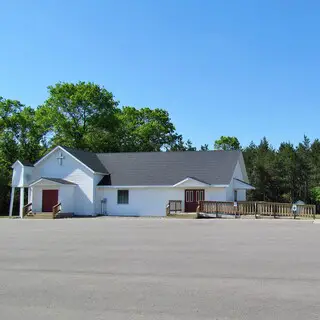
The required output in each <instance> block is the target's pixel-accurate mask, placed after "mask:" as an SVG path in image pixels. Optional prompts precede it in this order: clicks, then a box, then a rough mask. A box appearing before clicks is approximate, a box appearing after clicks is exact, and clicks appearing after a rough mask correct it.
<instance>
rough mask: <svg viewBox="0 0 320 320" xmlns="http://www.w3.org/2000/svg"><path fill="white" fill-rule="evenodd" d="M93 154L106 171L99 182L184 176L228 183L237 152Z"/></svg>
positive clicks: (168, 180) (167, 180)
mask: <svg viewBox="0 0 320 320" xmlns="http://www.w3.org/2000/svg"><path fill="white" fill-rule="evenodd" d="M97 156H98V158H99V159H100V161H101V163H102V164H103V165H104V166H105V168H107V170H108V172H109V173H110V176H105V178H104V179H103V180H102V181H101V183H100V185H115V186H132V185H174V184H176V183H178V182H180V181H181V180H183V179H185V178H187V177H192V178H193V179H197V180H199V181H205V182H206V183H208V184H214V185H219V184H221V185H228V184H229V183H230V181H231V178H232V175H233V172H234V168H235V166H236V164H237V161H238V160H239V157H240V152H239V151H186V152H136V153H102V154H101V153H100V154H97Z"/></svg>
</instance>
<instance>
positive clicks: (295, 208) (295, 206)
mask: <svg viewBox="0 0 320 320" xmlns="http://www.w3.org/2000/svg"><path fill="white" fill-rule="evenodd" d="M297 209H298V208H297V205H296V204H294V205H293V206H292V211H293V212H296V211H297Z"/></svg>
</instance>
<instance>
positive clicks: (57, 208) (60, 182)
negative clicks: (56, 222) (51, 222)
mask: <svg viewBox="0 0 320 320" xmlns="http://www.w3.org/2000/svg"><path fill="white" fill-rule="evenodd" d="M75 187H76V184H74V183H72V182H70V181H67V180H64V179H60V178H51V177H41V178H39V179H38V180H36V181H34V182H32V183H30V185H29V186H28V203H27V204H26V205H24V188H23V189H22V190H23V191H22V192H21V195H20V217H21V218H23V217H25V216H35V215H37V216H39V217H40V215H41V217H46V216H48V217H52V218H55V217H56V216H57V215H59V214H60V215H62V214H64V215H71V216H72V214H73V212H74V191H75ZM10 213H11V215H12V212H10Z"/></svg>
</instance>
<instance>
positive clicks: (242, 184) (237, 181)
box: [233, 178, 255, 190]
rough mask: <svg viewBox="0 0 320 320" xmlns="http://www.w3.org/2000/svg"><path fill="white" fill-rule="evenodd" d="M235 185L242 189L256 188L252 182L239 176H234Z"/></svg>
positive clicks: (236, 187)
mask: <svg viewBox="0 0 320 320" xmlns="http://www.w3.org/2000/svg"><path fill="white" fill-rule="evenodd" d="M233 187H234V189H240V190H241V189H242V190H254V189H255V187H253V186H252V185H251V184H249V183H247V182H245V181H242V180H240V179H237V178H233Z"/></svg>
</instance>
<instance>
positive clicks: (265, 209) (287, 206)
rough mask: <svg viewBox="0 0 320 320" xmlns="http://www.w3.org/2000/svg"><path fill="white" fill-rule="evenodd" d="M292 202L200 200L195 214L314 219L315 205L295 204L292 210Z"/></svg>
mask: <svg viewBox="0 0 320 320" xmlns="http://www.w3.org/2000/svg"><path fill="white" fill-rule="evenodd" d="M292 206H293V204H291V203H278V202H264V201H241V202H236V203H235V202H221V201H200V202H199V205H198V208H197V214H198V216H199V217H201V216H205V215H208V214H215V215H216V217H219V216H221V215H234V216H239V217H240V216H246V215H254V216H255V217H256V218H259V217H273V218H277V217H292V218H296V217H305V218H313V219H315V215H316V206H315V205H297V211H296V213H294V212H293V211H292Z"/></svg>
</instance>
